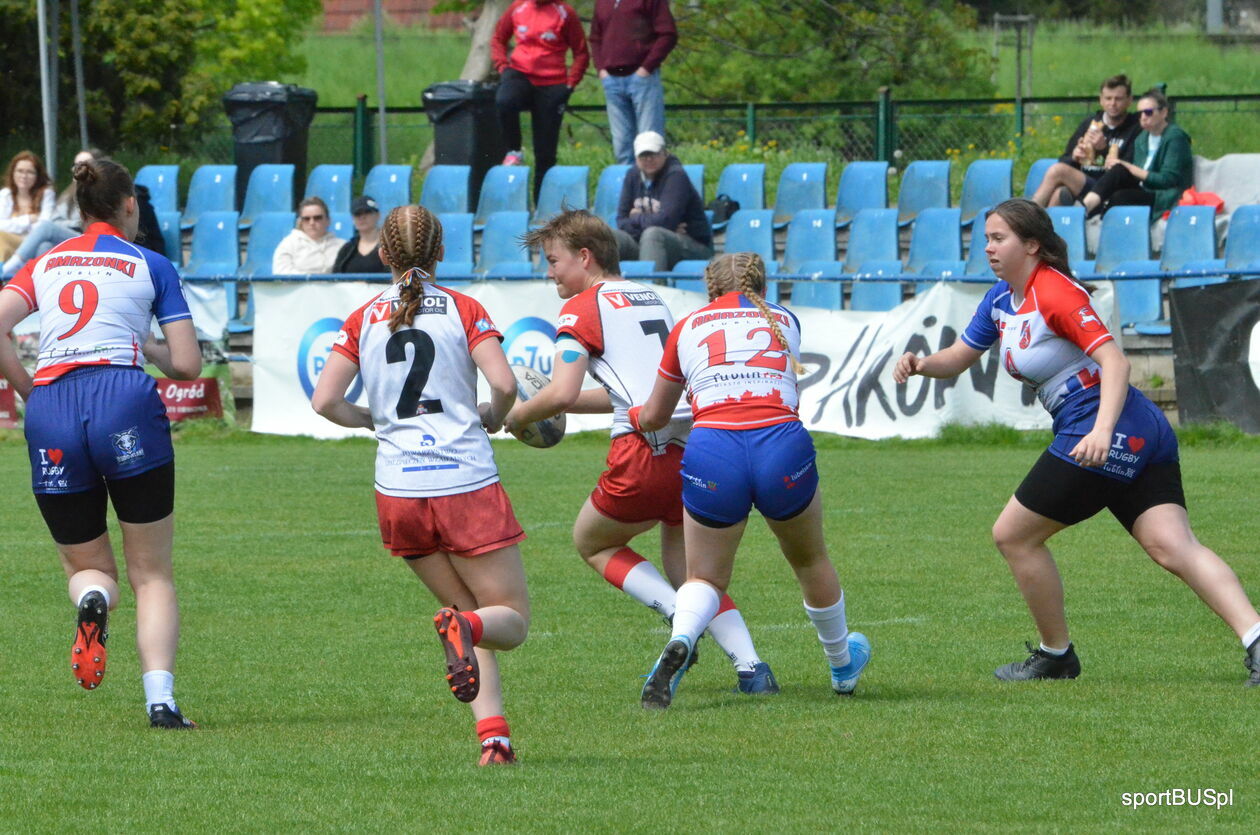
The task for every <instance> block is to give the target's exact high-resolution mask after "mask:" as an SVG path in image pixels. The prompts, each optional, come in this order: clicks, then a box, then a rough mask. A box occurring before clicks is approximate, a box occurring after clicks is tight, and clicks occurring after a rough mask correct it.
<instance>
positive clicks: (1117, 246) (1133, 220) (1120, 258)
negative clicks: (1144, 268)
mask: <svg viewBox="0 0 1260 835" xmlns="http://www.w3.org/2000/svg"><path fill="white" fill-rule="evenodd" d="M1150 257H1151V207H1150V206H1112V207H1111V208H1110V209H1108V210H1107V213H1106V214H1104V215H1103V222H1102V232H1101V233H1100V234H1099V237H1098V252H1097V254H1096V257H1095V261H1094V269H1095V270H1097V271H1098V272H1100V273H1109V272H1111V271H1112V270H1113V269H1115V268H1116V266H1117V265H1118V264H1122V263H1124V262H1125V261H1145V260H1147V259H1149V258H1150Z"/></svg>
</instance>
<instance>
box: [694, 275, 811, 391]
mask: <svg viewBox="0 0 1260 835" xmlns="http://www.w3.org/2000/svg"><path fill="white" fill-rule="evenodd" d="M704 283H705V286H706V288H707V289H708V291H709V301H713V300H714V299H716V298H718V297H719V296H722V295H725V294H726V293H731V292H735V291H738V292H740V293H743V294H744V295H745V296H746V297H747V298H748V300H749V301H750V302H752V303H753V304H754V305H756V307H757V309H758V310H760V311H761V315H762V316H764V317H765V319H766V323H767V324H768V325H769V326H770V333H771V334H773V335H774V339H775V341H776V342H778V343H779V346H780V347H781V348H782V349H783V353H785V354H787V356H788V359H790V360H791V361H792V370H793V371H795V372H796V374H797V375H798V376H799V375H801V374H804V373H805V366H803V365H801V364H800V362H799V361H798V360H797V359H796V357H794V356H792V349H791V348H790V347H789V346H788V341H787V339H786V338H785V337H784V336H783V330H782V328H780V327H779V321H778V319H776V318H775V317H774V314H773V313H772V312H771V311H770V306H769V305H767V304H766V299H765V295H766V265H765V262H764V261H762V260H761V256H760V255H758V254H757V253H755V252H731V253H727V254H725V255H719V256H718V257H716V258H714V259H713V260H712V261H710V262H709V265H708V266H707V267H705V268H704Z"/></svg>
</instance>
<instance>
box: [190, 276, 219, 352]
mask: <svg viewBox="0 0 1260 835" xmlns="http://www.w3.org/2000/svg"><path fill="white" fill-rule="evenodd" d="M181 286H182V287H183V290H184V300H185V301H187V302H188V312H189V313H191V314H192V320H193V325H194V326H196V328H197V338H198V339H200V340H203V341H207V342H218V341H219V340H220V339H222V338H223V332H224V331H225V330H227V323H228V304H227V296H226V295H225V291H224V288H223V282H221V281H185V282H183V283H182V285H181Z"/></svg>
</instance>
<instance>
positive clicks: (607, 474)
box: [507, 211, 779, 695]
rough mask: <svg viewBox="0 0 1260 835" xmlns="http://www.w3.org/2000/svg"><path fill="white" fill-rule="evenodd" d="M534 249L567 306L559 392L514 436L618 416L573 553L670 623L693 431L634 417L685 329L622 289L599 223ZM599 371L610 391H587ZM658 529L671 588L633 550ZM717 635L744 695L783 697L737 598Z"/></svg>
mask: <svg viewBox="0 0 1260 835" xmlns="http://www.w3.org/2000/svg"><path fill="white" fill-rule="evenodd" d="M526 242H527V243H528V244H529V245H530V246H541V247H542V250H543V254H544V255H545V256H546V258H547V264H548V271H547V275H548V276H549V277H550V278H551V279H552V280H553V281H555V282H556V291H557V292H558V293H559V295H560V298H561V299H564V300H565V303H564V306H563V307H562V308H561V309H560V322H559V326H558V327H557V329H556V358H555V364H554V366H553V369H554V371H553V374H552V380H551V383H550V385H548V386H547V387H545V388H544V389H543V390H542V391H540V392H538V393H537V394H536V395H534V396H533V397H531V398H530V399H529V400H527V401H525V402H523V403H518V404H517V405H516V406H515V408H513V409H512V412H511V414H509V415H508V419H507V425H508V427H509V428H512V427H514V426H526V425H528V424H530V423H532V422H534V421H536V420H542V419H544V418H548V417H551V416H552V415H556V414H559V413H561V412H565V411H572V412H607V411H609V409H610V407H611V410H612V412H613V428H612V444H611V446H610V447H609V450H608V460H607V462H606V464H607V469H605V470H604V472H603V474H601V475H600V477H599V482H598V483H597V484H596V485H595V489H594V490H593V491H592V492H591V495H590V497H589V498H588V499H587V500H586V502H585V504H583V505H582V509H581V510H580V511H579V512H578V518H577V521H576V522H574V524H573V542H574V544H575V545H576V546H577V550H578V553H579V554H580V555H581V556H582V559H584V560H586V563H587V564H588V565H589V566H590V567H591V568H593V569H595V571H597V572H599V574H600V576H602V577H603V578H604V579H605V580H607V581H608V582H609V583H610V584H611V585H613V586H614V587H615V588H618V589H620V590H622V591H623V592H625V593H626V594H628V595H630V596H631V597H633V598H634V599H635V600H637V601H639V602H640V603H642V604H643V605H645V606H647V607H648V608H650V609H652V610H654V611H656V612H658V613H660V614H661V615H663V616H664V617H665V618H666V619H670V618H672V617H673V614H674V596H675V592H674V589H675V587H676V586H677V584H680V583H681V582H682V581H683V579H684V575H685V556H684V552H683V539H682V530H681V523H682V498H681V489H682V484H681V482H680V480H679V475H678V467H679V461H680V460H681V459H682V450H683V447H684V445H685V444H686V441H687V434H688V432H689V431H690V429H691V421H690V420H689V419H688V414H687V408H686V407H685V406H684V407H682V408H681V409H678V410H677V412H676V413H675V414H671V415H670V419H669V420H667V421H665V422H664V423H662V424H661V425H660V426H659V427H656V430H655V431H652V432H640V431H637V430H636V429H635V428H634V427H632V426H631V425H630V421H629V419H628V417H627V413H628V411H629V409H630V407H632V406H637V405H641V404H642V403H643V402H644V401H645V400H646V399H647V396H648V394H649V393H650V392H651V390H652V380H653V379H654V377H655V371H656V365H657V363H658V362H659V361H660V356H661V351H662V349H663V347H664V345H665V339H666V337H667V336H668V335H669V329H670V328H671V327H672V326H673V323H674V317H673V316H672V315H671V314H670V312H669V308H668V307H666V306H665V303H664V302H663V301H661V298H660V296H658V295H657V294H656V291H654V290H653V289H652V288H651V287H647V286H645V285H643V284H636V283H635V282H633V281H627V280H625V279H624V278H622V277H621V264H620V262H619V261H618V259H617V239H616V238H615V237H614V236H613V233H612V230H611V229H610V228H609V227H608V224H606V223H604V222H603V221H602V220H600V219H599V218H597V217H595V216H594V215H592V214H591V213H589V212H585V211H570V212H562V213H561V214H559V215H557V216H556V217H554V218H552V219H551V220H550V221H548V222H547V224H546V225H544V226H542V227H541V228H539V229H537V230H535V231H534V232H532V233H530V235H529V236H528V237H527V239H526ZM588 369H589V370H590V373H591V376H593V377H594V378H595V379H596V380H598V381H599V382H600V383H602V384H603V387H604V388H603V390H600V389H591V390H588V391H582V381H583V379H584V378H585V375H586V372H587V370H588ZM658 522H659V523H661V562H662V563H663V565H664V568H665V575H666V577H668V578H669V580H668V581H667V580H666V579H665V577H662V576H661V575H660V573H659V572H658V571H657V570H656V567H655V566H654V565H652V563H650V562H648V561H647V560H646V559H644V558H643V557H642V556H640V555H639V554H638V553H636V552H635V551H634V549H632V548H631V547H630V540H631V539H633V538H634V537H635V536H637V535H638V534H640V533H644V532H645V531H648V530H650V529H651V528H652V527H654V526H655V525H656V524H657V523H658ZM709 634H710V635H712V636H713V639H714V641H716V642H717V644H718V646H720V647H721V648H722V651H723V652H725V653H726V655H727V657H728V658H730V660H731V663H732V664H733V665H734V666H735V670H736V681H737V688H738V690H739V692H741V693H745V694H749V695H754V694H772V693H777V692H778V690H779V686H778V684H777V683H776V682H775V680H774V674H773V673H772V672H771V671H770V665H769V664H767V663H766V662H764V661H762V660H761V659H760V658H759V657H758V656H757V651H756V649H755V648H754V647H753V642H752V638H751V637H750V636H749V634H748V627H747V626H746V625H745V624H744V618H743V615H741V614H740V611H739V609H737V608H736V607H735V604H734V602H733V601H732V600H731V598H730V597H729V596H728V595H723V596H722V601H721V605H720V612H719V613H718V616H717V617H716V618H715V619H714V621H713V624H712V626H711V628H710V630H709ZM676 683H677V681H675V684H676Z"/></svg>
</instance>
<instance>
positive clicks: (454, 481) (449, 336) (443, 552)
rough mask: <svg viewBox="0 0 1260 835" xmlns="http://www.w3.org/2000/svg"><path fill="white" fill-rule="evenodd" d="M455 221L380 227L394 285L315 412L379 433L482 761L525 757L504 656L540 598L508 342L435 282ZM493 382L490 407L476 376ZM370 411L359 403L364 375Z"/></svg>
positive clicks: (420, 216)
mask: <svg viewBox="0 0 1260 835" xmlns="http://www.w3.org/2000/svg"><path fill="white" fill-rule="evenodd" d="M443 251H444V250H443V248H442V225H441V224H440V223H439V222H438V219H437V218H436V217H434V215H433V214H432V213H431V212H430V211H429V210H428V209H425V208H424V207H422V206H400V207H398V208H396V209H394V210H393V211H392V212H390V213H389V217H387V218H386V219H385V225H384V227H383V228H382V230H381V248H380V254H381V260H382V261H383V262H384V263H385V265H386V266H387V267H389V268H390V271H391V272H392V273H393V278H394V282H393V283H392V284H391V285H390V287H389V288H388V289H387V290H385V291H384V292H382V293H380V294H378V295H377V296H375V297H374V298H372V299H371V300H370V301H369V302H368V303H367V304H365V305H363V306H362V307H360V308H359V309H358V310H356V311H354V312H353V313H351V314H350V315H349V316H348V317H346V321H345V324H344V325H342V329H341V333H339V334H338V335H337V339H336V342H335V343H334V344H333V350H332V352H331V353H330V354H329V356H328V363H327V365H326V366H325V367H324V370H323V372H322V373H321V374H320V376H319V381H318V382H317V383H316V385H315V392H314V394H313V395H312V397H311V405H312V406H313V407H314V409H315V411H317V412H319V413H320V414H321V415H323V416H324V417H326V418H328V419H329V420H331V421H332V422H333V423H336V424H340V425H341V426H348V427H362V428H364V429H375V430H376V439H377V441H378V446H377V453H376V510H377V517H378V520H379V522H380V528H381V539H382V541H383V542H384V543H385V547H386V548H388V549H389V551H390V553H391V554H393V555H394V556H396V557H402V558H403V559H404V560H405V561H406V562H407V565H408V566H409V567H410V568H411V570H412V571H414V572H415V573H416V576H418V577H419V578H420V580H421V581H423V582H424V584H425V586H427V587H428V589H429V590H430V591H431V592H433V595H434V597H436V598H437V599H438V602H439V603H440V604H441V606H442V608H440V609H438V611H437V614H436V615H434V617H433V623H434V626H435V627H436V628H437V632H438V638H439V640H440V641H441V644H442V647H443V649H444V651H445V653H446V681H447V683H448V685H449V687H450V690H451V692H452V693H453V694H454V695H455V698H456V699H459V700H460V701H462V702H470V703H471V708H472V713H473V718H474V719H475V720H476V722H477V735H478V737H479V738H480V740H481V754H480V760H479V762H478V764H479V765H510V764H512V763H514V762H515V761H516V755H515V753H514V752H513V750H512V746H511V739H510V736H511V732H510V730H509V728H508V723H507V720H506V719H505V718H504V716H503V693H502V689H501V687H500V686H499V668H498V663H497V661H496V660H495V655H494V650H510V649H514V648H515V647H517V646H520V644H521V643H523V642H524V640H525V637H526V634H527V632H528V629H529V594H528V592H527V591H526V588H525V571H524V568H523V567H522V565H521V552H520V548H518V547H517V543H519V542H520V541H521V540H523V539H524V538H525V533H524V531H522V530H521V526H520V523H519V522H517V520H516V515H515V514H514V513H513V511H512V503H511V502H510V501H508V497H507V493H505V492H504V491H503V486H502V485H501V484H500V483H499V471H498V468H497V467H496V466H495V463H494V453H493V452H492V451H491V449H490V439H489V437H488V436H487V434H486V432H487V430H489V431H491V432H497V431H498V430H499V427H500V426H501V425H502V423H503V417H504V416H505V415H506V414H507V412H508V409H510V408H511V406H512V403H513V402H514V401H515V400H516V378H515V376H514V375H513V374H512V369H511V368H509V367H508V363H507V357H506V356H504V354H503V348H502V346H501V345H500V344H499V343H500V340H501V339H502V337H501V336H500V334H499V330H498V328H496V327H495V325H494V322H492V321H491V320H490V316H489V315H488V314H487V313H486V310H485V308H484V307H482V306H481V303H480V302H478V301H477V300H476V299H472V298H469V297H468V296H465V295H463V294H462V293H456V292H454V291H453V290H447V289H446V288H444V287H439V286H437V285H436V284H434V283H433V274H434V269H435V267H436V266H437V262H438V261H440V260H441V259H442V255H443ZM478 370H480V371H481V373H482V374H483V375H484V376H485V378H486V381H487V382H488V383H489V384H490V391H491V399H490V402H489V403H481V404H478V403H477V372H478ZM356 375H357V376H359V377H360V378H361V379H362V380H363V386H364V389H365V390H366V392H367V399H368V407H367V408H364V407H362V406H356V405H354V404H353V403H350V402H349V401H347V400H346V390H347V389H348V388H349V387H350V384H351V383H352V382H353V381H354V378H355V376H356Z"/></svg>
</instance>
